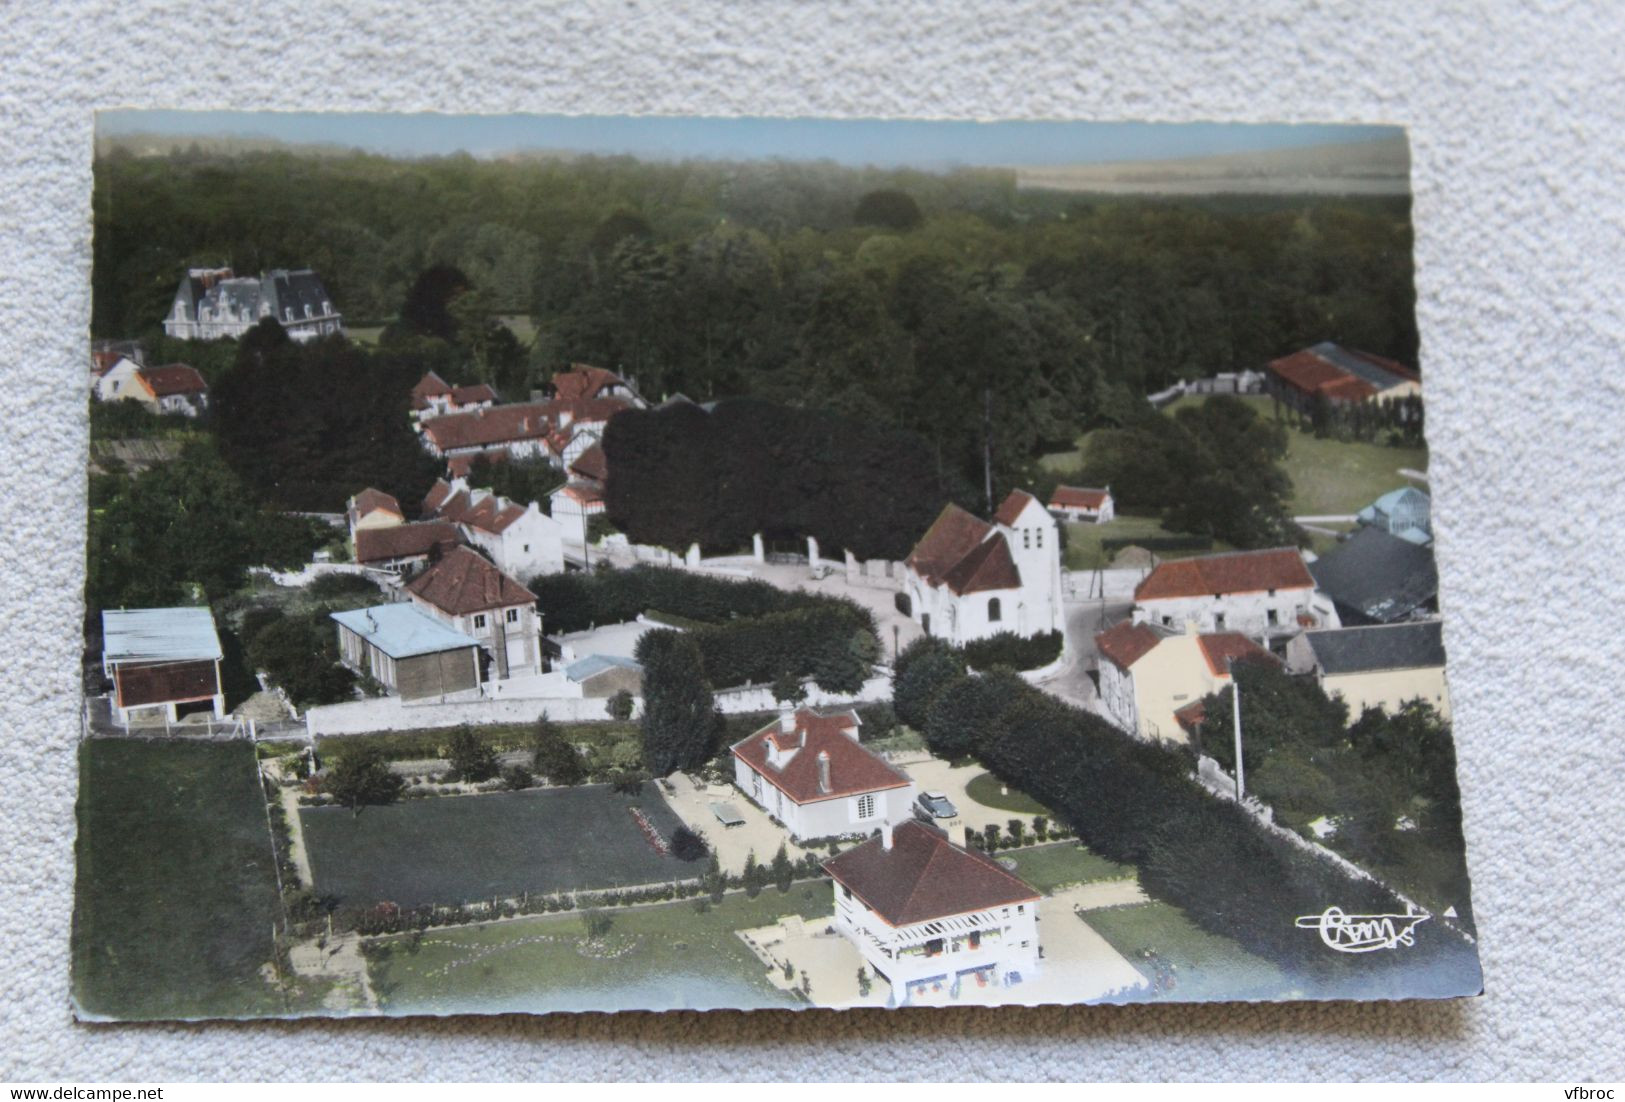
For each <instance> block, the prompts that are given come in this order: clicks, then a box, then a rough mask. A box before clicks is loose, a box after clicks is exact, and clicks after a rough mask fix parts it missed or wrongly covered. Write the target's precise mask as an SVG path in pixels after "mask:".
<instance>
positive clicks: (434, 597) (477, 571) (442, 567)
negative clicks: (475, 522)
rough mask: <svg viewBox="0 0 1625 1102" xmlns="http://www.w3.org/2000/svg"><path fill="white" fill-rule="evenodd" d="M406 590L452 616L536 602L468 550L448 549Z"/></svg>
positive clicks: (494, 568)
mask: <svg viewBox="0 0 1625 1102" xmlns="http://www.w3.org/2000/svg"><path fill="white" fill-rule="evenodd" d="M384 531H391V529H384ZM406 589H407V592H409V593H411V594H412V595H413V596H416V597H419V598H421V599H422V600H424V601H427V602H428V603H429V604H431V605H433V606H434V607H436V608H438V609H440V610H441V611H442V612H445V613H448V614H450V615H452V616H465V615H467V614H468V613H471V612H485V611H487V610H488V609H493V608H507V607H508V606H510V605H525V604H534V603H535V601H536V594H534V593H532V592H531V591H530V590H528V589H526V588H525V587H524V586H522V585H520V584H519V583H518V582H516V581H514V580H513V579H512V578H510V577H508V575H506V574H504V573H503V572H502V571H500V570H498V569H497V568H496V567H495V566H493V565H492V564H491V560H489V559H487V558H485V557H484V556H483V555H480V554H479V553H478V552H476V551H472V550H470V549H469V548H467V547H450V548H447V549H446V551H445V553H444V554H443V555H441V557H440V561H439V562H437V563H434V564H433V565H431V566H430V567H429V568H428V569H427V570H425V571H424V572H423V573H421V574H419V575H418V576H417V577H415V578H413V579H412V580H411V581H410V582H407V583H406Z"/></svg>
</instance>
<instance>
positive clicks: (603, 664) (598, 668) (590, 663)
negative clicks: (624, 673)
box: [564, 654, 643, 684]
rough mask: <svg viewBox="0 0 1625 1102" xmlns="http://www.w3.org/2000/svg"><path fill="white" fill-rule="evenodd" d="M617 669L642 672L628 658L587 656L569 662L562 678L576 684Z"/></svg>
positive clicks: (638, 666)
mask: <svg viewBox="0 0 1625 1102" xmlns="http://www.w3.org/2000/svg"><path fill="white" fill-rule="evenodd" d="M617 667H619V668H620V669H623V670H637V671H639V672H642V670H643V667H642V666H640V665H639V664H638V663H637V662H634V661H633V660H632V659H630V658H622V657H621V656H620V655H616V654H589V655H588V656H587V657H585V658H582V659H579V660H577V661H575V662H571V663H570V664H569V665H568V666H566V667H565V669H564V676H565V677H568V678H569V679H570V680H571V681H574V682H577V683H578V684H579V683H580V682H582V681H585V680H587V678H589V677H594V676H596V675H598V674H601V673H603V672H604V671H605V670H609V669H615V668H617Z"/></svg>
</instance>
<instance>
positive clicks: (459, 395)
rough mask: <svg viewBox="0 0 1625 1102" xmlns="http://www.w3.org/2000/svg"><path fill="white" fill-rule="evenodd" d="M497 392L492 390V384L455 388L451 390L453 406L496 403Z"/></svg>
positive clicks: (475, 384)
mask: <svg viewBox="0 0 1625 1102" xmlns="http://www.w3.org/2000/svg"><path fill="white" fill-rule="evenodd" d="M496 400H497V392H496V391H495V390H493V389H492V388H491V384H490V383H474V384H472V385H470V386H454V387H452V388H451V404H452V405H454V406H467V405H475V404H477V403H479V402H495V401H496Z"/></svg>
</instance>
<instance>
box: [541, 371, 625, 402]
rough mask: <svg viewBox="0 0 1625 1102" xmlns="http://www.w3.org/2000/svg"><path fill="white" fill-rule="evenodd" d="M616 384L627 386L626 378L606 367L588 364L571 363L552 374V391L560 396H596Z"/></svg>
mask: <svg viewBox="0 0 1625 1102" xmlns="http://www.w3.org/2000/svg"><path fill="white" fill-rule="evenodd" d="M617 386H627V383H626V380H625V379H623V378H621V377H620V376H619V375H617V374H615V372H613V371H610V370H608V369H606V368H602V367H592V366H590V365H588V364H571V365H570V370H569V371H561V372H559V373H558V374H556V375H554V376H553V393H554V394H556V395H558V396H559V397H560V398H596V397H598V395H599V394H601V393H602V392H604V391H606V390H609V389H611V388H613V387H617ZM627 389H628V390H630V389H631V388H630V387H627Z"/></svg>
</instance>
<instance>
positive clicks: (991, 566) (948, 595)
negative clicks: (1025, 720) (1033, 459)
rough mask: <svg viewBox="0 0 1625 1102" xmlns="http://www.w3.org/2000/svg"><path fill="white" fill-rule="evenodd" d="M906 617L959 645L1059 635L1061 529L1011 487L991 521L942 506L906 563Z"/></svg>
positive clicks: (1032, 500) (1031, 500)
mask: <svg viewBox="0 0 1625 1102" xmlns="http://www.w3.org/2000/svg"><path fill="white" fill-rule="evenodd" d="M904 570H905V573H904V592H905V593H907V594H908V599H909V615H910V616H912V617H913V619H914V620H915V622H916V623H918V624H919V625H920V626H921V627H922V628H924V629H925V632H926V634H928V635H934V636H936V637H937V638H940V639H946V640H948V641H949V642H950V643H953V644H954V645H956V646H961V645H963V644H965V643H967V642H970V641H971V640H973V639H984V638H986V637H988V636H990V635H995V634H997V633H999V632H1001V631H1010V632H1014V633H1015V634H1017V635H1023V636H1032V635H1041V634H1043V633H1045V632H1050V631H1060V630H1061V629H1062V626H1063V624H1064V622H1065V619H1064V613H1063V611H1062V607H1061V602H1062V589H1061V541H1060V529H1059V526H1058V524H1057V523H1056V520H1055V518H1054V517H1053V516H1051V515H1050V514H1049V512H1048V511H1046V510H1045V508H1044V507H1043V505H1041V504H1040V503H1039V501H1038V499H1037V498H1035V497H1033V496H1032V495H1031V494H1029V493H1027V492H1025V491H1023V490H1015V491H1013V492H1011V494H1010V496H1009V497H1007V498H1005V499H1004V502H1003V503H1002V504H1001V505H1000V506H999V508H998V511H997V512H995V513H994V514H993V523H991V524H989V523H988V522H987V521H984V520H982V519H980V518H978V517H975V516H972V515H971V514H970V513H967V512H966V511H965V510H963V509H961V508H960V507H959V506H957V505H949V506H948V507H947V508H945V509H943V511H942V512H941V514H939V515H938V517H937V519H936V520H935V521H934V522H932V524H931V527H930V528H929V529H927V530H926V533H925V535H924V536H922V537H921V538H920V542H919V543H918V544H916V545H915V547H914V550H913V551H912V552H911V553H910V554H909V556H908V559H907V560H906V561H905V563H904Z"/></svg>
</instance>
